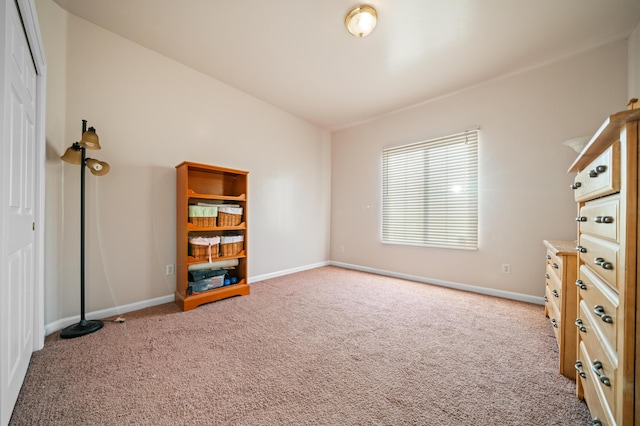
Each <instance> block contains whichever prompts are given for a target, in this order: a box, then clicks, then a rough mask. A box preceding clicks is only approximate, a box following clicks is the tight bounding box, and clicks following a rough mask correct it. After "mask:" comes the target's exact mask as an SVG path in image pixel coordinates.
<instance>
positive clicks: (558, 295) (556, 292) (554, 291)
mask: <svg viewBox="0 0 640 426" xmlns="http://www.w3.org/2000/svg"><path fill="white" fill-rule="evenodd" d="M551 294H553V296H554V297H560V294H558V290H553V291H552V292H551Z"/></svg>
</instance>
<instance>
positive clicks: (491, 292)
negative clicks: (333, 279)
mask: <svg viewBox="0 0 640 426" xmlns="http://www.w3.org/2000/svg"><path fill="white" fill-rule="evenodd" d="M330 264H331V265H333V266H338V267H340V268H345V269H354V270H356V271H362V272H370V273H373V274H378V275H384V276H387V277H393V278H401V279H404V280H411V281H417V282H421V283H425V284H434V285H438V286H441V287H448V288H453V289H456V290H463V291H469V292H471V293H479V294H486V295H488V296H495V297H501V298H503V299H511V300H517V301H520V302H527V303H535V304H536V305H544V298H543V297H537V296H530V295H528V294H522V293H514V292H511V291H504V290H496V289H493V288H486V287H478V286H475V285H471V284H462V283H455V282H452V281H443V280H437V279H434V278H425V277H419V276H416V275H409V274H401V273H398V272H391V271H385V270H382V269H376V268H368V267H366V266H358V265H351V264H349V263H342V262H333V261H332V262H330Z"/></svg>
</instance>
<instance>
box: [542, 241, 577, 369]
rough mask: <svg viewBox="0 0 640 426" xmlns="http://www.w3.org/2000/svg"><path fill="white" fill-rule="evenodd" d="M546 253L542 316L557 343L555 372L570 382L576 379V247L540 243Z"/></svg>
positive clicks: (556, 242) (568, 242)
mask: <svg viewBox="0 0 640 426" xmlns="http://www.w3.org/2000/svg"><path fill="white" fill-rule="evenodd" d="M543 243H544V245H545V247H546V249H547V255H546V257H547V267H546V272H545V282H546V285H545V292H544V301H545V303H544V313H545V315H546V316H547V317H548V318H549V321H551V326H552V327H553V332H554V333H555V335H556V340H557V341H558V352H559V358H560V362H559V370H560V374H563V375H565V376H567V377H569V378H571V379H575V378H576V370H575V368H574V364H575V362H576V327H575V326H574V325H573V322H574V321H575V318H576V307H577V302H576V297H577V296H576V293H577V291H576V285H575V282H576V276H577V263H576V243H575V242H572V241H547V240H545V241H543Z"/></svg>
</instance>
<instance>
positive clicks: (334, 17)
mask: <svg viewBox="0 0 640 426" xmlns="http://www.w3.org/2000/svg"><path fill="white" fill-rule="evenodd" d="M55 2H56V3H57V4H59V5H60V6H61V7H63V8H64V9H65V10H67V11H68V12H70V13H72V14H74V15H77V16H79V17H81V18H84V19H86V20H87V21H90V22H92V23H94V24H96V25H98V26H100V27H103V28H105V29H107V30H109V31H112V32H114V33H116V34H118V35H120V36H122V37H125V38H127V39H129V40H131V41H134V42H136V43H138V44H140V45H142V46H145V47H147V48H149V49H151V50H154V51H156V52H158V53H160V54H162V55H165V56H167V57H169V58H172V59H174V60H176V61H178V62H181V63H183V64H184V65H187V66H189V67H191V68H193V69H196V70H198V71H200V72H202V73H204V74H207V75H210V76H211V77H213V78H215V79H217V80H220V81H222V82H224V83H226V84H229V85H230V86H233V87H235V88H237V89H239V90H242V91H244V92H246V93H248V94H250V95H252V96H255V97H256V98H259V99H262V100H264V101H265V102H268V103H270V104H272V105H274V106H277V107H279V108H281V109H283V110H286V111H288V112H290V113H292V114H294V115H296V116H298V117H300V118H302V119H304V120H307V121H309V122H311V123H314V124H316V125H318V126H321V127H323V128H326V129H329V130H336V129H340V128H344V127H348V126H350V125H353V124H356V123H359V122H364V121H366V120H370V119H372V118H374V117H377V116H381V115H384V114H387V113H390V112H393V111H395V110H398V109H402V108H406V107H409V106H411V105H415V104H418V103H422V102H426V101H429V100H432V99H435V98H438V97H441V96H445V95H447V94H449V93H452V92H455V91H459V90H462V89H464V88H467V87H470V86H474V85H477V84H480V83H482V82H484V81H487V80H492V79H496V78H500V77H502V76H505V75H509V74H512V73H517V72H520V71H522V70H526V69H529V68H532V67H536V66H540V65H542V64H546V63H549V62H552V61H555V60H558V59H560V58H563V57H566V56H569V55H572V54H575V53H577V52H580V51H584V50H587V49H591V48H594V47H597V46H599V45H602V44H606V43H609V42H612V41H614V40H620V39H625V38H627V37H628V36H629V34H631V32H632V31H633V29H634V28H635V26H636V25H637V24H638V23H639V22H640V1H639V0H536V1H531V0H370V1H368V2H367V4H371V5H373V6H374V7H375V8H376V9H377V11H378V17H379V22H378V26H377V27H376V28H375V30H374V31H373V32H372V33H371V34H370V35H369V36H368V37H365V38H362V39H360V38H356V37H354V36H352V35H350V34H349V33H347V31H346V30H345V27H344V17H345V15H346V13H347V12H348V10H349V9H350V8H351V7H352V6H355V5H356V4H358V2H357V1H356V0H320V1H319V0H271V1H265V0H179V1H176V0H55Z"/></svg>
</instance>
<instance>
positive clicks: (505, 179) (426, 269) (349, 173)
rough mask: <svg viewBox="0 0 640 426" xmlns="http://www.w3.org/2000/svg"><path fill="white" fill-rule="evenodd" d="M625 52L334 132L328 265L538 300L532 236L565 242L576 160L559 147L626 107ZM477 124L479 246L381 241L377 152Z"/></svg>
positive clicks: (599, 52) (540, 286)
mask: <svg viewBox="0 0 640 426" xmlns="http://www.w3.org/2000/svg"><path fill="white" fill-rule="evenodd" d="M626 56H627V44H626V42H625V41H620V42H616V43H613V44H609V45H606V46H603V47H600V48H598V49H595V50H591V51H588V52H585V53H582V54H579V55H576V56H573V57H570V58H567V59H565V60H562V61H560V62H557V63H554V64H550V65H547V66H544V67H541V68H538V69H533V70H530V71H528V72H525V73H521V74H519V75H513V76H510V77H508V78H504V79H501V80H497V81H493V82H489V83H486V84H483V85H481V86H478V87H475V88H472V89H469V90H466V91H464V92H460V93H457V94H455V95H452V96H449V97H445V98H442V99H439V100H436V101H433V102H429V103H426V104H424V105H421V106H418V107H415V108H411V109H407V110H405V111H401V112H398V113H395V114H392V115H388V116H386V117H382V118H379V119H377V120H374V121H371V122H369V123H366V124H363V125H361V126H357V127H354V128H350V129H346V130H342V131H339V132H336V133H334V134H333V137H332V147H331V157H332V169H331V179H332V196H331V198H332V201H331V202H332V215H331V259H332V260H333V261H336V262H340V263H344V264H348V265H356V266H357V267H364V268H369V269H373V270H380V271H387V272H392V273H401V274H406V275H411V276H415V277H419V278H423V279H427V280H429V279H431V280H438V281H441V282H443V283H445V284H456V285H457V284H462V285H471V286H477V287H481V288H484V289H491V290H492V291H494V290H497V291H498V292H515V293H520V294H524V295H529V296H534V297H541V296H542V295H543V292H544V278H543V274H544V253H545V251H544V248H543V245H542V240H543V239H567V240H574V239H575V227H576V225H575V221H574V219H575V215H576V214H575V205H574V203H573V201H572V194H571V191H570V190H569V184H570V183H571V181H572V177H571V176H570V175H568V174H567V173H566V171H567V169H568V167H569V165H570V164H571V162H572V161H573V159H574V158H575V155H576V153H575V152H574V151H572V150H571V149H569V148H568V147H566V146H563V145H562V144H561V143H562V142H563V141H565V140H567V139H571V138H574V137H579V136H587V135H591V134H592V133H593V132H595V130H597V128H598V127H599V126H600V124H601V123H602V122H603V120H604V119H605V117H606V116H607V115H608V114H609V113H613V112H616V111H619V110H623V109H625V107H626V102H627V61H626ZM425 78H429V77H428V76H425ZM476 125H479V126H480V128H481V133H480V145H479V173H480V176H479V191H480V202H479V228H480V231H479V249H478V250H477V251H460V250H449V249H437V248H426V247H411V246H399V245H385V244H382V243H381V242H380V216H381V213H380V211H381V205H380V192H381V190H380V180H381V150H382V148H383V147H384V146H386V145H396V144H402V143H409V142H415V141H420V140H427V139H430V138H434V137H438V136H444V135H447V134H452V133H456V132H459V131H462V130H465V129H467V128H471V127H474V126H476ZM341 246H343V247H344V251H341ZM503 263H508V264H510V265H511V273H510V274H503V273H502V272H501V266H502V264H503Z"/></svg>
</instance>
